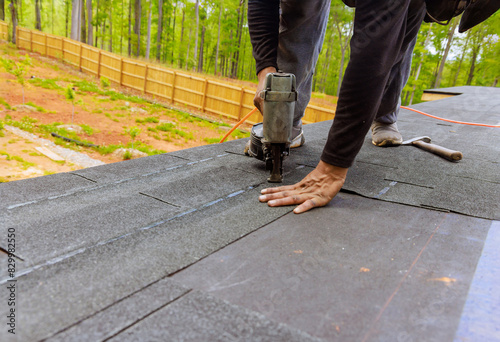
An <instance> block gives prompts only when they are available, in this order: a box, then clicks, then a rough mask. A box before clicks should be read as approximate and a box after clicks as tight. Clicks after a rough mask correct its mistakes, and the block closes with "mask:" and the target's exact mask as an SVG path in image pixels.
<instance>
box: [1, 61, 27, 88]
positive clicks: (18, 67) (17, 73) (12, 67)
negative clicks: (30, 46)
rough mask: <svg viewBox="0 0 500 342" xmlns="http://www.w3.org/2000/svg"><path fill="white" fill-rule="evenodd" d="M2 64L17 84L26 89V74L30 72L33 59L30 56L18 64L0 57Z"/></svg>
mask: <svg viewBox="0 0 500 342" xmlns="http://www.w3.org/2000/svg"><path fill="white" fill-rule="evenodd" d="M0 62H1V63H2V66H3V68H4V69H5V71H7V72H8V73H9V74H11V75H13V76H14V77H15V78H16V80H17V82H18V83H19V84H20V85H22V86H23V87H24V85H25V83H26V82H25V79H24V77H25V74H26V73H27V72H28V71H29V68H30V67H31V66H32V63H31V58H30V57H29V56H28V55H25V56H24V58H20V60H19V61H18V62H16V61H14V60H12V59H8V58H3V57H0Z"/></svg>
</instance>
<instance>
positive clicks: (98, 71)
mask: <svg viewBox="0 0 500 342" xmlns="http://www.w3.org/2000/svg"><path fill="white" fill-rule="evenodd" d="M100 77H101V50H99V59H98V62H97V78H100Z"/></svg>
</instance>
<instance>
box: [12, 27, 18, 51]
mask: <svg viewBox="0 0 500 342" xmlns="http://www.w3.org/2000/svg"><path fill="white" fill-rule="evenodd" d="M14 35H15V37H13V39H15V41H16V47H17V48H18V49H19V25H17V26H16V30H15V31H14Z"/></svg>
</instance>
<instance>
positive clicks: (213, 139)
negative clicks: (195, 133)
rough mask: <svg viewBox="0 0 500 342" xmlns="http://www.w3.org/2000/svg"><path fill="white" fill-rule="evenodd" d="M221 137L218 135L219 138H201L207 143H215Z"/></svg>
mask: <svg viewBox="0 0 500 342" xmlns="http://www.w3.org/2000/svg"><path fill="white" fill-rule="evenodd" d="M221 139H222V137H220V138H205V139H203V141H204V142H206V143H207V144H217V143H218V142H219V141H220V140H221Z"/></svg>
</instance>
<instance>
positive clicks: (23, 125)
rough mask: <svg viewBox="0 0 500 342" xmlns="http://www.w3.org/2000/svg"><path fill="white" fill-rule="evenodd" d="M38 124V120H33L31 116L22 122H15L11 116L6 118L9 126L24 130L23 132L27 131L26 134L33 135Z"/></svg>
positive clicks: (24, 118)
mask: <svg viewBox="0 0 500 342" xmlns="http://www.w3.org/2000/svg"><path fill="white" fill-rule="evenodd" d="M36 122H37V120H36V119H33V118H31V117H29V116H25V117H23V118H22V119H21V121H15V120H12V118H11V117H10V115H6V116H5V123H6V124H7V125H11V126H14V127H17V128H19V129H22V130H23V131H26V132H30V133H33V130H34V128H35V125H34V124H35V123H36Z"/></svg>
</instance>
